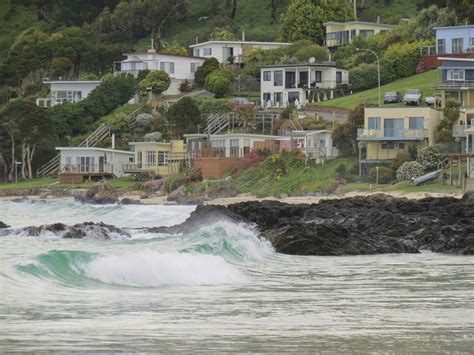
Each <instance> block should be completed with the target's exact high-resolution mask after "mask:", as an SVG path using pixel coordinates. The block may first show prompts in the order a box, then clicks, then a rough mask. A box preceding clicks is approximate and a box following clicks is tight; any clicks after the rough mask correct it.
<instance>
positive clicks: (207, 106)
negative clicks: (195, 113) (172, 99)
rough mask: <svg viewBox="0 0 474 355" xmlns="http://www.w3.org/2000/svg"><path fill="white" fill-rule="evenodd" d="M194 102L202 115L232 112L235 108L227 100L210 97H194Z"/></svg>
mask: <svg viewBox="0 0 474 355" xmlns="http://www.w3.org/2000/svg"><path fill="white" fill-rule="evenodd" d="M193 100H194V102H195V103H196V104H197V105H198V107H199V111H200V112H201V113H202V114H210V113H225V112H230V111H231V110H232V107H233V105H232V103H231V102H229V101H228V100H226V99H216V98H214V97H209V96H196V97H193Z"/></svg>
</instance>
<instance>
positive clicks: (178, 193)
mask: <svg viewBox="0 0 474 355" xmlns="http://www.w3.org/2000/svg"><path fill="white" fill-rule="evenodd" d="M186 195H187V193H186V188H185V187H184V186H180V187H178V188H177V189H176V190H174V191H172V192H171V193H170V194H169V195H168V197H167V198H166V200H167V201H176V200H179V199H185V198H186Z"/></svg>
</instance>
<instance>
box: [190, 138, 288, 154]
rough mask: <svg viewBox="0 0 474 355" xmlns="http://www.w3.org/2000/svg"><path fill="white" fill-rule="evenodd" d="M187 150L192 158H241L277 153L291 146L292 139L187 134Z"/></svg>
mask: <svg viewBox="0 0 474 355" xmlns="http://www.w3.org/2000/svg"><path fill="white" fill-rule="evenodd" d="M184 138H185V139H186V145H187V150H188V152H189V153H190V155H191V156H192V157H234V158H241V157H244V156H246V155H247V154H248V153H250V151H252V150H254V149H255V150H257V149H267V150H269V151H271V152H273V153H277V152H278V151H279V150H280V148H282V147H288V146H291V137H284V136H272V135H263V134H250V133H229V134H211V135H209V136H208V135H206V134H185V135H184Z"/></svg>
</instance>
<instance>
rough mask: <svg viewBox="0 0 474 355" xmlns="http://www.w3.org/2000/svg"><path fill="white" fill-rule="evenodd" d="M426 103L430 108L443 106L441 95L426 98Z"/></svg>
mask: <svg viewBox="0 0 474 355" xmlns="http://www.w3.org/2000/svg"><path fill="white" fill-rule="evenodd" d="M425 103H426V104H427V105H428V106H435V105H436V106H438V107H439V106H441V95H440V94H434V95H432V96H427V97H425Z"/></svg>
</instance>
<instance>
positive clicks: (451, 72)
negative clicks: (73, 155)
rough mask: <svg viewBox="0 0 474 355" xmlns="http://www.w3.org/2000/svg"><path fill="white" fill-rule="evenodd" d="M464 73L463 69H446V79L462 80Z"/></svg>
mask: <svg viewBox="0 0 474 355" xmlns="http://www.w3.org/2000/svg"><path fill="white" fill-rule="evenodd" d="M464 75H465V71H464V69H448V73H447V79H448V80H464Z"/></svg>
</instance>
